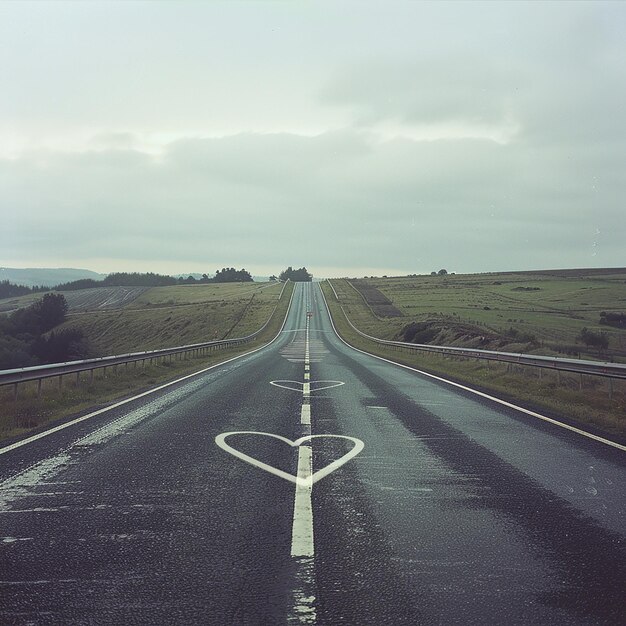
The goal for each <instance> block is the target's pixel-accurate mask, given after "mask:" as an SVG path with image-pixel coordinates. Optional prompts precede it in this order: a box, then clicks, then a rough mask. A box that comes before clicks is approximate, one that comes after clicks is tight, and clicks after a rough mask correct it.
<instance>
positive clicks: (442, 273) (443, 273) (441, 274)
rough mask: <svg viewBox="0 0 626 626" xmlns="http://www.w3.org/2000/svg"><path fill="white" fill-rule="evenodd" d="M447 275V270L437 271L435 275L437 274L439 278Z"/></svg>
mask: <svg viewBox="0 0 626 626" xmlns="http://www.w3.org/2000/svg"><path fill="white" fill-rule="evenodd" d="M447 273H448V270H443V269H442V270H439V271H438V272H437V274H439V276H445V275H446V274H447Z"/></svg>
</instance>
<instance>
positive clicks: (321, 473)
mask: <svg viewBox="0 0 626 626" xmlns="http://www.w3.org/2000/svg"><path fill="white" fill-rule="evenodd" d="M232 435H261V436H263V437H273V438H274V439H278V440H279V441H282V442H283V443H287V444H289V445H290V446H291V447H293V448H297V447H298V446H301V445H302V444H303V443H304V442H305V441H311V440H313V439H321V438H326V439H347V440H348V441H351V442H352V443H353V444H354V447H353V448H352V450H349V451H348V452H346V453H345V454H344V455H343V456H341V457H339V458H338V459H336V460H335V461H333V462H332V463H329V464H328V465H327V466H326V467H323V468H322V469H320V470H318V471H317V472H313V474H311V476H310V477H308V478H304V479H303V478H300V477H298V476H294V475H293V474H289V473H288V472H284V471H283V470H280V469H278V468H277V467H273V466H271V465H268V464H267V463H263V461H259V460H258V459H255V458H254V457H253V456H250V455H249V454H246V453H245V452H241V451H239V450H237V449H236V448H233V447H232V446H229V445H228V444H227V443H226V438H227V437H231V436H232ZM215 443H216V444H217V445H218V446H219V447H220V448H222V450H226V452H229V453H230V454H232V455H233V456H236V457H237V458H238V459H241V460H242V461H246V463H250V464H251V465H254V466H255V467H260V468H261V469H264V470H265V471H266V472H269V473H270V474H274V476H280V477H281V478H284V479H285V480H288V481H289V482H292V483H295V484H296V485H301V486H311V485H313V484H314V483H316V482H317V481H318V480H321V479H322V478H324V477H325V476H328V475H329V474H331V473H332V472H334V471H335V470H336V469H338V468H340V467H341V466H342V465H344V464H345V463H347V462H348V461H349V460H350V459H353V458H354V457H355V456H356V455H357V454H358V453H359V452H361V450H363V448H364V446H365V444H364V443H363V442H362V441H361V440H360V439H357V438H356V437H346V436H345V435H307V436H306V437H300V439H296V440H295V441H292V440H291V439H287V438H286V437H281V436H280V435H274V434H272V433H260V432H256V431H254V430H236V431H232V432H229V433H222V434H221V435H218V436H217V437H215Z"/></svg>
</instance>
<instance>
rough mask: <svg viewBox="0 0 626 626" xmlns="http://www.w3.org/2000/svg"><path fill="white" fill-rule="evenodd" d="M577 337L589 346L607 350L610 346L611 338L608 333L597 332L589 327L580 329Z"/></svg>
mask: <svg viewBox="0 0 626 626" xmlns="http://www.w3.org/2000/svg"><path fill="white" fill-rule="evenodd" d="M577 339H578V340H579V341H582V342H583V343H584V344H585V345H587V346H591V347H593V348H598V350H606V349H607V348H608V347H609V338H608V336H607V334H606V333H604V332H600V333H595V332H593V331H592V330H589V329H588V328H587V327H585V328H583V329H582V330H581V331H580V334H579V335H578V337H577Z"/></svg>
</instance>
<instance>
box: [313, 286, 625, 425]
mask: <svg viewBox="0 0 626 626" xmlns="http://www.w3.org/2000/svg"><path fill="white" fill-rule="evenodd" d="M450 278H452V279H454V280H458V279H455V277H454V276H452V277H450ZM459 278H461V277H459ZM489 278H491V275H489ZM484 279H485V275H483V280H484ZM493 280H496V281H500V278H495V279H493ZM428 281H429V278H425V277H423V278H422V279H421V280H420V279H419V278H416V279H413V278H411V279H407V278H404V279H393V278H392V279H386V280H385V279H376V280H370V281H368V282H371V283H372V284H374V285H375V286H376V287H377V288H379V289H380V290H381V291H382V292H383V293H384V294H385V295H387V296H388V297H389V299H390V300H392V302H393V303H394V305H396V306H398V308H401V309H402V308H403V307H407V305H409V306H414V305H415V301H416V299H418V298H419V301H420V302H423V303H424V305H425V306H432V307H433V309H431V310H430V312H428V313H422V315H424V318H423V319H431V316H432V315H433V313H439V314H442V313H443V314H444V316H445V318H446V319H451V320H452V321H450V322H449V323H450V328H451V330H449V332H450V335H449V336H450V338H452V337H453V336H454V332H455V331H454V329H458V328H459V327H462V326H463V322H460V321H459V322H458V323H457V321H456V320H454V319H452V318H455V317H456V316H455V315H454V313H457V315H458V317H459V318H460V317H461V315H460V311H463V310H466V309H464V308H463V307H464V306H466V305H467V304H468V300H467V299H466V300H465V302H459V303H455V302H454V299H453V298H445V301H446V303H447V309H444V306H443V302H444V298H443V295H442V292H445V294H446V295H447V293H448V292H447V291H446V289H451V287H442V286H441V285H440V284H438V283H437V282H436V280H435V279H434V277H433V280H432V284H433V285H434V288H433V291H434V293H428V289H427V288H426V286H427V285H428ZM468 282H474V280H473V279H470V280H469V281H468ZM491 282H493V281H491ZM611 282H613V281H611ZM514 284H517V285H520V284H523V285H526V284H527V283H520V282H518V281H515V282H514ZM332 285H333V287H334V289H335V291H336V293H337V296H338V297H339V302H338V301H337V300H336V299H335V297H334V294H333V292H332V291H331V290H330V287H329V286H328V284H327V283H323V284H322V288H323V290H324V294H325V295H326V298H327V301H328V304H329V306H330V308H331V312H332V314H333V320H334V322H335V325H336V326H337V330H338V331H339V332H340V334H341V335H342V336H343V337H344V338H345V339H346V340H347V341H348V342H349V343H351V344H352V345H354V346H356V347H359V348H362V349H364V350H366V351H368V352H372V353H374V354H378V355H380V356H385V357H386V358H389V359H391V360H395V361H398V362H401V363H405V364H407V365H411V366H413V367H417V368H419V369H423V370H425V371H428V372H431V373H434V374H441V375H443V376H445V377H448V378H451V379H453V380H456V381H458V382H462V383H468V384H470V385H472V386H474V387H477V388H479V389H481V390H484V391H485V392H487V393H489V392H491V393H493V394H494V395H497V396H498V397H502V398H505V399H509V400H511V401H515V402H518V403H520V404H522V405H523V406H527V407H528V408H530V409H535V410H540V411H544V412H547V413H548V414H552V415H555V416H557V417H560V418H563V419H565V420H567V421H570V422H572V423H577V424H579V425H585V426H591V427H592V428H595V429H597V430H599V431H601V432H604V433H607V434H609V435H612V436H623V435H625V434H626V382H624V381H614V382H613V384H612V393H611V395H610V394H609V386H608V382H607V381H606V380H604V379H600V378H597V377H592V376H584V377H582V378H581V377H580V376H578V375H565V374H563V375H561V376H560V377H559V376H558V375H557V373H556V372H543V373H542V376H541V378H540V377H539V370H538V369H537V368H530V367H521V366H516V367H515V368H509V367H507V365H506V364H502V363H488V362H485V361H472V360H459V359H453V358H449V357H446V358H444V357H441V356H439V355H429V354H425V353H416V352H415V351H410V352H408V351H407V352H398V351H396V350H393V349H392V348H388V347H384V346H380V345H379V344H376V343H374V342H372V341H369V340H367V339H364V338H362V337H360V336H359V335H358V334H357V333H355V332H354V331H353V330H352V329H351V328H350V327H349V325H348V323H347V322H346V320H345V317H344V315H343V313H342V309H341V307H343V310H345V312H346V314H347V315H348V317H349V318H350V320H351V321H352V323H353V324H354V325H355V326H356V327H357V328H359V329H360V330H362V331H363V332H366V333H368V334H371V335H373V336H377V337H382V338H396V337H397V335H398V332H399V330H400V329H401V328H402V327H403V326H404V325H406V324H407V323H409V322H410V321H412V320H415V319H416V317H415V316H413V315H411V316H409V315H407V316H406V318H390V319H387V320H383V319H379V318H377V317H376V316H375V315H374V314H373V313H372V310H371V309H370V307H368V306H367V305H366V303H365V302H364V301H363V298H361V296H360V294H359V293H357V292H356V291H355V290H354V289H353V288H352V286H351V285H350V283H349V282H348V281H346V280H333V281H332ZM407 285H410V286H411V287H413V288H414V289H415V287H416V286H417V285H420V291H419V294H420V295H419V296H417V295H416V294H415V293H413V294H412V295H411V296H409V295H407V294H406V291H407V289H406V287H407ZM542 285H543V287H544V288H546V287H547V284H546V283H542ZM502 286H503V285H495V287H502ZM585 286H589V287H591V285H585ZM610 286H611V287H612V288H613V289H614V290H615V291H614V293H620V290H621V289H622V287H621V286H619V285H610ZM478 288H482V289H484V292H485V293H486V292H488V291H489V290H490V287H489V286H488V285H486V286H484V287H478ZM509 288H510V287H509ZM471 289H473V288H472V287H469V288H467V289H466V290H464V291H462V290H461V289H457V293H466V292H467V291H469V290H471ZM545 290H546V291H547V289H545ZM415 291H417V289H415ZM585 291H588V290H585ZM557 292H560V293H561V294H567V293H568V291H567V290H565V289H563V288H562V286H561V288H556V289H555V290H554V291H553V293H557ZM514 293H517V292H514ZM524 293H525V294H526V293H531V292H524ZM394 294H396V295H395V297H394ZM398 295H400V297H398ZM496 297H497V296H496ZM561 297H564V296H561ZM557 299H558V297H557ZM435 302H436V303H437V304H434V303H435ZM483 306H487V305H483ZM565 308H566V309H567V305H566V307H565ZM607 308H611V307H607ZM404 310H405V311H406V310H407V309H406V308H405V309H404ZM411 310H413V309H411ZM478 315H481V313H480V312H478ZM507 315H512V313H507ZM550 319H552V318H550ZM540 320H541V317H540V316H539V315H537V317H536V318H535V321H534V324H535V325H534V330H535V331H538V330H539V324H540ZM465 321H467V318H466V320H465ZM470 321H471V322H473V323H475V322H481V321H483V320H482V319H480V318H470ZM580 321H582V320H579V322H580ZM585 324H588V325H589V326H591V324H590V323H589V321H587V322H586V323H583V325H585ZM485 332H486V331H485ZM570 332H575V331H570ZM621 332H624V331H621ZM550 336H551V335H550V334H549V332H548V331H546V337H550ZM569 337H571V335H569ZM525 345H526V344H524V345H522V344H515V343H509V344H508V345H507V346H506V347H507V348H508V349H510V350H513V351H515V350H516V348H520V347H524V346H525ZM540 350H541V348H539V351H540ZM581 384H582V387H581Z"/></svg>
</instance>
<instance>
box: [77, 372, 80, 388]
mask: <svg viewBox="0 0 626 626" xmlns="http://www.w3.org/2000/svg"><path fill="white" fill-rule="evenodd" d="M79 384H80V372H76V386H77V387H78V385H79Z"/></svg>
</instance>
